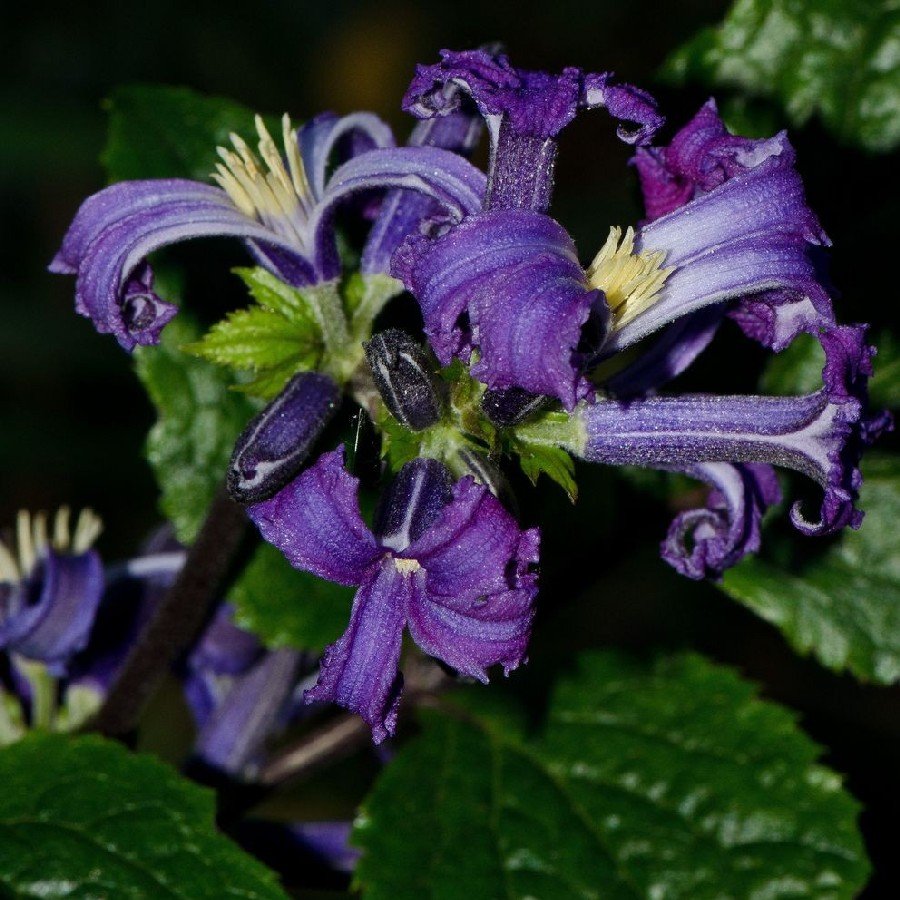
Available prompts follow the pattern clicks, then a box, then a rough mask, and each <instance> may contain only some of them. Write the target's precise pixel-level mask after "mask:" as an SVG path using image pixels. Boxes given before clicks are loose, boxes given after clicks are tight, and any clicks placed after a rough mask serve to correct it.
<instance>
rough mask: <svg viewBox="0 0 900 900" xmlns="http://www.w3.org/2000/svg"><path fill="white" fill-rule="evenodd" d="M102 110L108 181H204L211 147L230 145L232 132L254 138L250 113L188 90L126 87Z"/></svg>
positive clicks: (211, 163)
mask: <svg viewBox="0 0 900 900" xmlns="http://www.w3.org/2000/svg"><path fill="white" fill-rule="evenodd" d="M106 108H107V110H108V111H109V132H108V138H107V143H106V148H105V150H104V151H103V163H104V165H105V166H106V171H107V174H108V175H109V178H110V181H124V180H126V179H130V178H191V179H194V180H195V181H208V180H209V175H210V173H211V172H213V171H215V167H216V163H217V162H218V161H219V158H218V156H217V155H216V147H219V146H225V145H229V144H230V142H229V140H228V136H229V134H230V133H231V132H236V133H237V134H240V135H241V136H242V137H244V138H246V139H248V140H249V139H250V138H251V137H252V136H253V135H254V134H255V133H256V129H255V127H254V124H253V113H252V112H251V111H250V110H249V109H247V108H246V107H243V106H241V105H240V104H238V103H234V102H233V101H231V100H225V99H223V98H221V97H206V96H204V95H203V94H198V93H196V92H195V91H191V90H188V89H187V88H176V87H164V86H161V85H140V84H136V85H126V86H124V87H120V88H118V89H117V90H115V91H114V92H113V94H112V96H111V97H110V98H109V100H107V102H106ZM268 124H270V127H271V125H272V124H274V123H268ZM273 133H275V134H277V133H278V132H277V131H274V132H273Z"/></svg>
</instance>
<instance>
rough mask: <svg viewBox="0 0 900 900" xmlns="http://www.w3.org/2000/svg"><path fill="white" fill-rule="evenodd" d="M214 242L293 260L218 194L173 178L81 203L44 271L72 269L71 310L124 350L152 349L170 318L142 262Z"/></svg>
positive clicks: (292, 250) (288, 249)
mask: <svg viewBox="0 0 900 900" xmlns="http://www.w3.org/2000/svg"><path fill="white" fill-rule="evenodd" d="M214 236H230V237H241V238H253V239H256V240H258V241H261V242H264V243H266V245H270V246H279V247H280V248H281V249H282V250H283V251H284V252H285V253H288V254H293V255H295V256H296V255H297V254H298V250H297V248H296V247H294V246H292V245H291V244H289V243H286V242H285V241H284V240H283V239H281V238H280V237H279V236H278V235H277V234H275V233H273V232H272V231H270V230H269V229H267V228H265V227H263V226H262V225H260V224H259V223H258V222H256V221H255V220H253V219H250V218H248V217H247V216H245V215H244V214H243V213H241V212H239V211H238V210H237V209H236V208H235V207H234V206H233V205H232V203H231V201H230V200H229V198H228V195H227V194H226V193H225V192H224V191H222V190H220V189H219V188H215V187H210V186H208V185H203V184H197V183H194V182H192V181H184V180H178V179H176V180H168V181H166V180H161V181H141V182H123V183H121V184H117V185H113V186H112V187H109V188H106V189H105V190H103V191H101V192H100V193H99V194H95V195H94V196H93V197H90V198H88V200H87V201H85V203H84V204H83V205H82V207H81V209H80V210H79V212H78V214H77V215H76V217H75V220H74V222H73V223H72V227H71V228H70V229H69V233H68V234H67V235H66V238H65V239H64V241H63V246H62V249H61V250H60V252H59V253H58V254H57V256H56V258H55V259H54V261H53V263H52V264H51V270H52V271H55V272H63V273H71V272H75V271H77V274H78V280H77V283H76V298H75V308H76V310H77V311H78V312H79V313H81V314H82V315H84V316H87V317H89V318H90V319H91V320H92V321H93V323H94V325H95V327H96V328H97V330H98V331H100V332H103V333H112V334H114V335H115V336H116V338H117V339H118V341H119V343H120V344H121V345H122V346H123V347H125V348H126V349H128V350H131V349H132V348H133V347H134V346H135V345H136V344H139V343H145V344H146V343H155V342H156V341H157V340H158V338H159V332H160V330H161V329H162V326H163V325H164V324H165V321H168V319H170V318H171V316H172V314H173V310H172V307H171V306H170V305H169V304H164V303H162V301H159V300H158V298H156V297H155V295H153V294H152V292H151V293H148V292H147V289H146V282H147V279H148V277H149V273H148V272H147V270H146V259H147V257H148V256H149V255H150V254H151V253H153V252H154V251H155V250H159V249H161V248H162V247H166V246H169V245H170V244H176V243H180V242H181V241H184V240H189V239H191V238H198V237H214ZM157 303H159V304H160V305H159V306H157Z"/></svg>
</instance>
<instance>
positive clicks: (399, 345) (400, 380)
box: [365, 328, 443, 431]
mask: <svg viewBox="0 0 900 900" xmlns="http://www.w3.org/2000/svg"><path fill="white" fill-rule="evenodd" d="M365 346H366V359H368V361H369V367H370V368H371V369H372V377H373V378H374V380H375V385H376V387H377V388H378V392H379V393H380V394H381V398H382V400H384V403H385V405H386V406H387V408H388V409H389V410H390V412H391V415H392V416H393V417H394V418H395V419H396V420H397V421H398V422H400V424H401V425H403V426H405V427H406V428H409V429H410V431H422V430H423V429H425V428H429V427H430V426H432V425H435V424H436V423H437V422H438V421H439V420H440V418H441V414H442V412H443V400H442V397H441V391H440V386H439V385H438V384H437V381H436V379H435V375H434V366H433V364H432V361H431V359H430V357H429V355H428V353H427V352H426V350H425V349H424V348H423V347H422V346H421V345H420V344H418V343H417V342H416V341H414V340H413V339H412V338H411V337H410V336H409V335H408V334H406V332H404V331H400V330H399V329H396V328H390V329H388V330H387V331H382V332H381V333H380V334H376V335H375V336H374V337H373V338H372V340H371V341H369V342H368V343H367V344H366V345H365Z"/></svg>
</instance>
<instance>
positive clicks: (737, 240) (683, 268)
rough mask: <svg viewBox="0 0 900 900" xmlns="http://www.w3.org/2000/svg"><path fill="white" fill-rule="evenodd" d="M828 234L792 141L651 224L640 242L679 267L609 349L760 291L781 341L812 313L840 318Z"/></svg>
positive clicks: (642, 248)
mask: <svg viewBox="0 0 900 900" xmlns="http://www.w3.org/2000/svg"><path fill="white" fill-rule="evenodd" d="M827 242H828V239H827V237H826V236H825V234H824V232H823V231H822V230H821V227H820V226H819V223H818V220H817V219H816V217H815V216H814V215H813V214H812V212H811V211H810V210H809V208H808V207H807V205H806V201H805V199H804V194H803V184H802V182H801V180H800V177H799V175H798V174H797V171H796V169H795V168H794V154H793V150H792V149H791V147H790V145H789V144H788V143H787V141H786V139H785V140H782V141H781V142H780V152H779V153H777V154H773V155H770V156H768V157H767V158H766V159H765V160H764V161H763V162H762V163H760V164H759V165H757V166H755V167H754V168H752V169H748V170H745V171H742V172H741V173H740V174H737V175H735V176H734V177H732V178H730V179H729V180H727V181H725V182H724V183H722V184H721V185H720V186H718V187H716V188H714V189H713V190H711V191H710V192H709V193H706V194H703V195H702V196H699V197H697V198H696V199H694V200H691V201H690V202H689V203H687V204H685V205H684V206H681V207H679V208H677V209H676V210H674V211H673V212H670V213H668V214H667V215H665V216H662V217H661V218H659V219H656V220H655V221H654V222H651V223H650V224H649V225H646V226H644V227H643V228H642V229H641V230H640V232H639V233H638V235H637V239H636V241H635V248H636V250H637V251H638V252H643V253H654V252H657V253H662V254H663V255H664V265H665V266H666V267H671V268H672V270H673V271H672V272H671V273H670V274H669V276H668V278H667V280H666V281H665V283H664V285H663V287H662V290H661V293H660V295H659V297H658V298H657V299H656V301H655V302H654V303H652V304H651V305H650V306H649V307H648V308H647V309H645V310H644V311H642V312H639V313H638V314H637V315H636V316H635V317H634V318H632V319H631V320H629V321H627V322H626V323H624V324H623V325H622V326H621V327H620V328H615V329H613V330H612V331H611V332H610V335H609V338H608V341H607V343H606V346H605V347H604V352H605V353H606V354H609V353H611V352H614V351H618V350H622V349H624V348H625V347H628V346H630V345H631V344H633V343H634V342H636V341H638V340H640V339H641V338H643V337H646V336H647V335H648V334H651V333H652V332H654V331H656V330H657V329H659V328H661V327H662V326H664V325H666V324H668V323H670V322H672V321H674V320H676V319H679V318H681V317H682V316H685V315H688V314H690V313H693V312H696V311H697V310H700V309H703V308H705V307H708V306H711V305H713V304H724V303H725V302H727V301H729V300H738V299H741V298H745V297H751V296H752V297H754V298H755V300H756V302H759V303H765V304H767V306H769V307H770V308H771V310H772V316H773V320H779V319H785V317H786V316H787V314H788V312H790V315H789V316H787V320H786V321H779V322H777V324H775V328H776V330H777V332H778V347H776V349H779V348H780V347H781V346H785V345H786V342H789V341H790V340H791V339H793V337H794V336H795V335H796V334H797V333H799V330H801V329H802V328H804V327H807V325H808V321H809V319H810V318H812V319H815V320H816V321H822V322H833V314H832V311H831V301H830V299H829V297H828V293H827V291H826V290H825V288H824V287H823V285H822V276H821V273H820V269H819V267H818V263H817V259H816V255H815V253H814V252H813V251H814V248H815V246H816V245H822V244H826V243H827Z"/></svg>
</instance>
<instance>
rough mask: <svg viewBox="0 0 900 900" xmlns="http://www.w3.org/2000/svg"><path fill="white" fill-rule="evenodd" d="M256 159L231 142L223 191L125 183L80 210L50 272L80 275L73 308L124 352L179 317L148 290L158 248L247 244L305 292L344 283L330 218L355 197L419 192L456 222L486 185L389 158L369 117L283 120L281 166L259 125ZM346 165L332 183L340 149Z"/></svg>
mask: <svg viewBox="0 0 900 900" xmlns="http://www.w3.org/2000/svg"><path fill="white" fill-rule="evenodd" d="M256 127H257V131H258V133H259V141H258V150H257V152H254V151H253V150H251V149H250V147H249V146H248V145H247V144H246V143H245V142H244V141H243V139H241V138H240V137H238V136H237V135H232V138H231V141H232V145H233V147H232V149H225V148H220V149H219V155H220V157H221V163H220V164H219V166H218V168H217V170H216V172H215V173H214V175H213V176H212V177H213V180H214V181H215V182H216V183H217V185H218V186H213V185H209V184H202V183H199V182H194V181H188V180H184V179H161V180H148V181H125V182H121V183H119V184H114V185H112V186H111V187H108V188H106V189H105V190H102V191H100V192H99V193H97V194H95V195H94V196H92V197H89V198H88V199H87V200H86V201H85V202H84V203H83V204H82V206H81V209H80V210H79V211H78V214H77V215H76V217H75V219H74V221H73V222H72V225H71V226H70V228H69V231H68V233H67V234H66V236H65V239H64V240H63V244H62V247H61V248H60V250H59V252H58V253H57V255H56V257H55V258H54V260H53V262H52V263H51V266H50V270H51V271H52V272H56V273H60V274H68V275H77V283H76V298H75V307H76V310H77V311H78V312H79V313H81V314H82V315H84V316H88V317H89V318H90V319H91V320H92V321H93V323H94V325H95V327H96V328H97V330H98V331H101V332H107V333H111V334H114V335H115V336H116V338H117V339H118V341H119V343H120V344H121V345H122V346H123V347H125V348H126V349H128V350H130V349H132V348H133V347H134V346H135V345H136V344H153V343H156V342H157V341H158V340H159V335H160V332H161V330H162V328H163V327H164V326H165V324H166V323H167V322H168V321H169V320H170V319H171V318H172V316H173V315H174V314H175V308H174V307H173V306H172V305H171V304H169V303H167V302H165V301H164V300H162V299H161V298H159V297H158V296H157V295H156V294H155V293H154V291H153V276H152V272H151V271H150V268H149V266H148V264H147V262H146V260H147V257H148V256H149V255H150V254H151V253H153V252H154V251H155V250H159V249H161V248H162V247H166V246H169V245H170V244H176V243H180V242H181V241H184V240H188V239H190V238H198V237H214V236H227V237H238V238H241V239H243V240H244V242H245V244H246V246H247V248H248V250H249V251H250V253H251V254H252V255H253V256H254V258H255V259H256V260H257V262H259V263H260V265H263V266H265V267H266V268H268V269H269V270H270V271H271V272H272V273H273V274H275V275H276V276H277V277H279V278H280V279H281V280H283V281H284V282H286V283H288V284H290V285H294V286H303V285H308V284H314V283H318V282H323V281H329V280H331V279H334V278H336V277H337V275H338V274H339V273H340V261H339V258H338V252H337V244H336V240H335V234H334V228H333V216H334V211H335V208H336V207H337V206H338V205H339V204H340V203H342V202H343V201H345V200H346V199H347V198H348V197H350V196H352V195H354V194H357V193H359V192H361V191H372V190H374V189H389V188H392V187H397V188H404V189H407V190H413V191H417V192H421V193H423V194H425V195H427V196H428V197H430V198H432V199H433V201H434V202H435V203H436V204H437V205H438V206H439V207H440V208H441V209H442V210H443V211H444V214H445V215H446V216H448V217H449V218H450V219H451V220H458V219H460V218H462V217H463V216H464V215H466V214H467V213H469V212H471V211H473V210H474V209H476V208H477V207H478V205H479V203H480V201H481V196H482V193H483V188H484V178H483V176H482V175H481V173H479V172H478V171H477V170H476V169H474V168H473V167H472V166H470V165H468V164H466V163H465V161H464V160H462V159H461V158H460V157H459V156H457V155H456V154H454V153H451V152H449V151H447V150H442V149H439V148H436V147H406V148H396V147H394V146H393V144H394V140H393V137H392V135H391V133H390V130H389V129H388V127H387V126H386V125H385V124H384V123H383V122H382V121H381V120H380V119H378V118H377V117H375V116H373V115H371V114H368V113H355V114H353V115H350V116H345V117H343V118H337V117H335V116H332V115H324V116H320V117H318V118H316V119H313V120H312V121H311V122H308V123H307V124H306V125H304V126H303V128H301V129H300V130H299V131H296V132H295V131H294V130H293V129H292V128H291V125H290V120H289V119H288V117H287V116H285V117H284V119H283V120H282V141H283V156H282V154H281V152H280V151H279V148H278V147H277V145H276V143H275V141H274V139H273V138H272V136H271V135H270V134H269V132H268V130H267V128H266V126H265V124H264V123H263V121H262V119H261V118H259V117H257V121H256ZM341 148H348V149H349V153H350V154H351V158H349V159H348V160H347V161H345V162H344V163H343V164H341V165H339V166H338V167H337V168H336V169H335V170H334V172H332V173H331V175H330V177H329V176H328V165H329V162H330V160H331V157H332V156H333V155H334V152H335V151H336V150H337V149H341Z"/></svg>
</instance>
